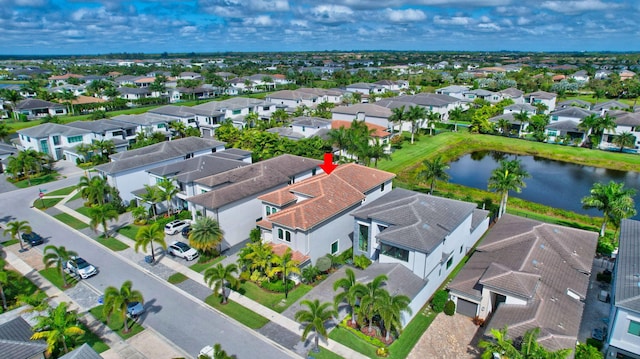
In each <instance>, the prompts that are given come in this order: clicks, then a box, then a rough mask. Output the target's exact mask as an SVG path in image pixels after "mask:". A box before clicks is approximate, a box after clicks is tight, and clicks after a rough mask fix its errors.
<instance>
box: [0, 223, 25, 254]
mask: <svg viewBox="0 0 640 359" xmlns="http://www.w3.org/2000/svg"><path fill="white" fill-rule="evenodd" d="M7 233H9V234H11V238H13V239H15V240H17V241H18V243H20V251H21V252H22V251H24V244H23V241H22V233H31V226H30V225H29V221H18V220H15V221H11V222H9V223H7V228H6V229H5V230H4V232H3V234H4V235H7Z"/></svg>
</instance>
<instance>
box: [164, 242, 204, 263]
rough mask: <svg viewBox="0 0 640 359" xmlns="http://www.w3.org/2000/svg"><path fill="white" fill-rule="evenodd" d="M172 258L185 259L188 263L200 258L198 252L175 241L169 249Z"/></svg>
mask: <svg viewBox="0 0 640 359" xmlns="http://www.w3.org/2000/svg"><path fill="white" fill-rule="evenodd" d="M167 252H168V253H169V255H170V256H174V257H179V258H184V259H186V260H188V261H191V260H194V259H196V258H198V257H199V256H200V253H198V251H197V250H195V249H193V248H191V247H190V246H189V245H188V244H186V243H183V242H178V241H175V242H173V243H171V244H170V245H169V247H167Z"/></svg>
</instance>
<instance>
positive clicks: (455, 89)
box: [435, 85, 469, 100]
mask: <svg viewBox="0 0 640 359" xmlns="http://www.w3.org/2000/svg"><path fill="white" fill-rule="evenodd" d="M467 91H469V87H468V86H459V85H451V86H447V87H443V88H439V89H436V91H435V93H436V94H438V95H447V96H451V97H455V98H457V99H460V100H462V99H463V98H464V93H465V92H467Z"/></svg>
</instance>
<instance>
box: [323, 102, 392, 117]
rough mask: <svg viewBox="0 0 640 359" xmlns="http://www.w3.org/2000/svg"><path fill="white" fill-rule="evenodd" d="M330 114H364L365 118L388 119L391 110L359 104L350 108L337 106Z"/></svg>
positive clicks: (371, 104) (373, 105)
mask: <svg viewBox="0 0 640 359" xmlns="http://www.w3.org/2000/svg"><path fill="white" fill-rule="evenodd" d="M331 112H332V113H342V114H347V115H356V114H358V113H361V112H364V113H365V114H366V115H367V116H371V117H380V118H388V117H389V116H391V110H390V109H388V108H386V107H383V106H379V105H377V104H375V103H360V104H355V105H351V106H337V107H334V108H333V109H332V110H331Z"/></svg>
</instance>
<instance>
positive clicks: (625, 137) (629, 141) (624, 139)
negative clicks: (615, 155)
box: [611, 131, 636, 152]
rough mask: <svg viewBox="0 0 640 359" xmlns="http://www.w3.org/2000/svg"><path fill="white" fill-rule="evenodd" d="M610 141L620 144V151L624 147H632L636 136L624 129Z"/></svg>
mask: <svg viewBox="0 0 640 359" xmlns="http://www.w3.org/2000/svg"><path fill="white" fill-rule="evenodd" d="M611 142H613V144H614V145H617V146H620V152H622V150H624V148H625V147H633V145H634V144H635V143H636V136H634V135H633V134H632V133H631V132H628V131H625V132H622V133H621V134H619V135H617V136H615V137H614V138H613V141H611Z"/></svg>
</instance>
